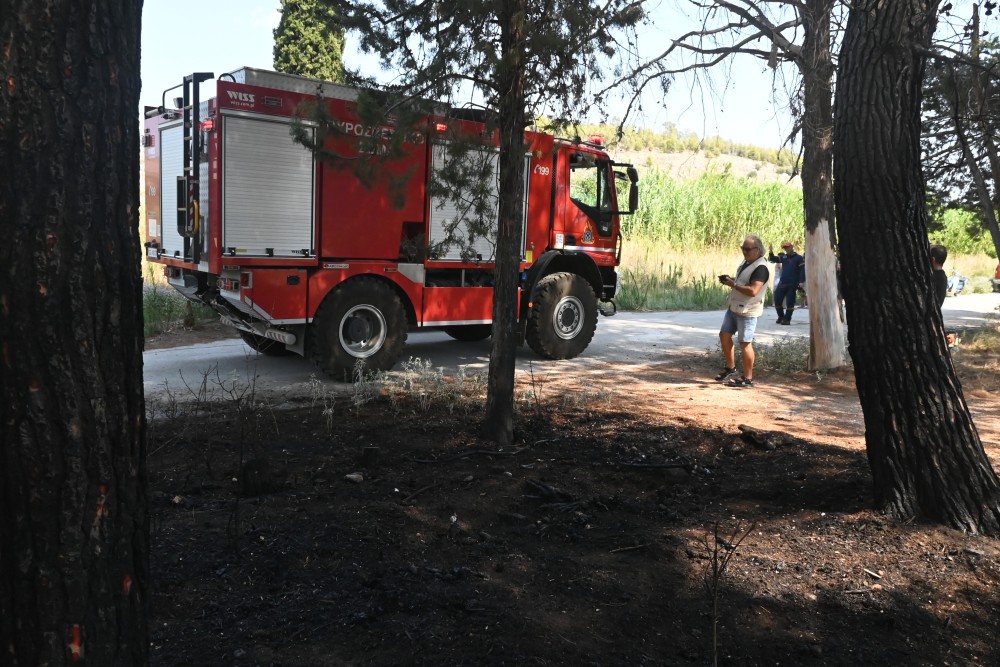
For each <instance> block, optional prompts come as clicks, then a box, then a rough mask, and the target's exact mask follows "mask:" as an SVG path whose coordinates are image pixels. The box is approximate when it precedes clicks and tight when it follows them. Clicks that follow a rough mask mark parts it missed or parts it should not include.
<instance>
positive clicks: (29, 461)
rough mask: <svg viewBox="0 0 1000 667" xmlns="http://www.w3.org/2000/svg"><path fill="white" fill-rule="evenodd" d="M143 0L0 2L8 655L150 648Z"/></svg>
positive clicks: (3, 553)
mask: <svg viewBox="0 0 1000 667" xmlns="http://www.w3.org/2000/svg"><path fill="white" fill-rule="evenodd" d="M141 13H142V2H141V1H140V2H122V1H115V0H51V1H49V2H37V1H36V0H0V42H2V48H0V62H2V64H3V66H2V71H3V81H2V87H0V164H3V168H4V177H3V178H2V179H0V237H2V238H3V239H4V240H3V243H0V397H2V399H0V400H2V406H0V655H2V656H3V657H2V658H0V662H2V663H3V664H5V665H31V666H34V665H42V664H45V665H65V664H69V663H73V662H84V663H85V664H90V665H141V664H145V663H146V662H147V661H148V660H147V658H148V648H147V644H148V641H147V637H148V630H147V621H148V613H147V602H146V599H147V589H146V581H147V575H148V551H149V535H148V521H147V509H146V496H145V467H144V466H145V421H144V405H143V392H142V288H141V278H140V268H139V261H140V253H139V237H138V220H137V217H138V216H137V213H138V196H139V166H138V158H139V150H138V148H139V128H138V118H137V114H136V111H137V109H138V104H139V84H140V81H139V34H140V23H141Z"/></svg>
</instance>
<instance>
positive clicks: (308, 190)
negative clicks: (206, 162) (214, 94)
mask: <svg viewBox="0 0 1000 667" xmlns="http://www.w3.org/2000/svg"><path fill="white" fill-rule="evenodd" d="M223 122H224V125H223V145H222V190H223V191H222V252H223V254H224V255H227V256H242V257H248V256H249V257H298V258H305V257H314V256H315V254H316V250H315V247H316V246H315V224H314V221H315V210H316V206H315V192H316V183H315V181H316V168H315V163H314V162H313V157H312V153H310V152H309V150H308V149H306V148H305V147H304V146H302V145H301V144H298V143H295V141H294V140H293V139H292V137H291V135H290V134H289V128H290V125H289V122H288V120H287V119H272V118H267V119H264V118H251V117H243V116H234V115H226V116H224V121H223ZM308 131H309V132H310V133H312V132H313V130H312V129H311V128H310V129H309V130H308Z"/></svg>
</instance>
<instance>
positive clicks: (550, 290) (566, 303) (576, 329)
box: [527, 273, 597, 359]
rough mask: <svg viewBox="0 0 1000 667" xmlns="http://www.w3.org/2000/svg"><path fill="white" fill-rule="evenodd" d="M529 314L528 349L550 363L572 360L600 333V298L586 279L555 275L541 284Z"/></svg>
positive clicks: (562, 274)
mask: <svg viewBox="0 0 1000 667" xmlns="http://www.w3.org/2000/svg"><path fill="white" fill-rule="evenodd" d="M531 301H532V307H531V312H530V313H529V314H528V331H527V339H528V345H530V346H531V349H532V350H534V351H535V352H537V353H538V354H540V355H542V356H543V357H548V358H549V359H572V358H573V357H575V356H577V355H578V354H580V353H581V352H583V351H584V350H586V349H587V346H588V345H590V341H591V340H592V339H593V338H594V332H595V331H596V330H597V295H596V294H594V290H593V288H591V286H590V283H588V282H587V281H586V280H585V279H584V278H583V277H582V276H579V275H577V274H575V273H553V274H551V275H548V276H545V277H544V278H542V279H541V280H539V281H538V285H536V286H535V291H534V294H533V296H532V299H531Z"/></svg>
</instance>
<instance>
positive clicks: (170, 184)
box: [159, 124, 184, 259]
mask: <svg viewBox="0 0 1000 667" xmlns="http://www.w3.org/2000/svg"><path fill="white" fill-rule="evenodd" d="M183 175H184V128H183V127H182V126H181V125H180V124H177V125H172V126H170V127H161V128H160V209H161V210H160V211H159V213H160V247H161V248H162V249H163V256H164V257H173V258H176V259H183V257H184V237H182V236H181V235H180V233H178V231H177V177H178V176H183Z"/></svg>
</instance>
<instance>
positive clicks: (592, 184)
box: [569, 158, 614, 236]
mask: <svg viewBox="0 0 1000 667" xmlns="http://www.w3.org/2000/svg"><path fill="white" fill-rule="evenodd" d="M569 174H570V176H569V196H570V200H571V201H572V202H573V203H574V204H575V205H576V206H577V207H578V208H579V209H580V210H581V211H583V212H584V213H586V214H587V216H588V217H589V218H590V219H592V220H593V221H594V222H596V223H597V229H598V233H599V234H600V235H601V236H607V235H609V234H610V233H611V228H612V225H611V212H612V211H613V210H614V202H613V200H612V198H611V179H609V178H608V163H607V162H606V161H604V160H594V159H592V158H591V159H589V160H579V161H571V162H570V171H569Z"/></svg>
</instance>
